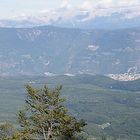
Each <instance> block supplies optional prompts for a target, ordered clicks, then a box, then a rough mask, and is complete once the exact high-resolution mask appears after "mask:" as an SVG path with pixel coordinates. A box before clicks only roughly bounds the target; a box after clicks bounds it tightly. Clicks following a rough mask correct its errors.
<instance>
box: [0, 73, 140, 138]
mask: <svg viewBox="0 0 140 140" xmlns="http://www.w3.org/2000/svg"><path fill="white" fill-rule="evenodd" d="M139 83H140V81H139V80H136V81H129V82H122V81H116V80H113V79H110V78H108V77H105V76H100V75H77V76H66V75H59V76H51V77H44V76H22V77H21V76H20V77H18V76H17V77H15V76H14V77H1V78H0V96H1V98H0V122H4V121H8V122H12V123H14V124H15V126H16V116H17V115H16V114H17V111H18V110H19V109H21V108H22V107H23V105H24V100H25V98H26V94H25V93H26V91H25V85H26V84H31V85H33V86H34V87H42V86H43V85H45V84H47V85H48V86H49V87H50V88H52V87H54V86H58V85H63V90H62V96H63V97H65V98H66V106H67V107H68V108H69V109H70V112H71V113H72V114H73V115H74V116H75V117H77V118H82V119H85V120H86V122H87V124H88V125H87V126H86V127H85V135H88V136H89V137H97V138H98V137H101V136H107V137H108V138H118V139H119V140H125V139H126V140H132V139H133V140H139V139H140V133H139V129H140V118H139V116H140V110H139V108H140V86H139V85H140V84H139ZM134 85H135V86H134Z"/></svg>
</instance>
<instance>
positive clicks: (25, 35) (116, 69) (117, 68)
mask: <svg viewBox="0 0 140 140" xmlns="http://www.w3.org/2000/svg"><path fill="white" fill-rule="evenodd" d="M139 53H140V28H139V27H137V28H131V29H119V30H89V29H86V30H85V29H84V30H83V29H73V28H70V29H67V28H59V27H53V26H42V27H34V28H0V75H44V74H48V73H49V74H65V73H69V74H113V73H125V72H130V73H138V72H139V71H140V56H139Z"/></svg>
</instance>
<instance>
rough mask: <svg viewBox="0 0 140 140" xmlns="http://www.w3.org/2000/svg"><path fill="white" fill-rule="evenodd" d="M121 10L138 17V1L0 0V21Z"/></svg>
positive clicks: (139, 1) (139, 4)
mask: <svg viewBox="0 0 140 140" xmlns="http://www.w3.org/2000/svg"><path fill="white" fill-rule="evenodd" d="M123 9H127V10H128V11H131V12H132V14H133V16H136V15H140V10H139V9H140V0H0V19H7V18H14V17H20V16H37V15H40V14H43V13H48V14H49V13H50V14H52V13H53V12H56V11H57V12H60V11H61V12H60V13H61V14H62V12H63V13H65V12H66V11H69V12H66V13H67V14H66V15H65V16H69V15H70V16H71V15H73V14H74V13H75V12H77V11H91V10H92V11H93V10H95V12H96V14H95V16H97V15H98V16H99V15H100V14H102V15H103V14H106V15H107V14H109V13H112V12H115V11H114V10H116V11H118V10H123ZM101 10H102V11H101ZM98 11H99V12H98Z"/></svg>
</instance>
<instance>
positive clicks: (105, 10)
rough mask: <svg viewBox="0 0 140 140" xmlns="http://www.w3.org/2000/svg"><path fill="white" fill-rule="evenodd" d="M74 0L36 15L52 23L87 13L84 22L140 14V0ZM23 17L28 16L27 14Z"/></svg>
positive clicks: (67, 0) (68, 0) (63, 1)
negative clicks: (97, 18) (75, 2)
mask: <svg viewBox="0 0 140 140" xmlns="http://www.w3.org/2000/svg"><path fill="white" fill-rule="evenodd" d="M72 1H75V0H62V2H61V3H60V4H59V6H58V7H57V8H56V7H55V8H54V9H48V8H46V9H42V10H41V11H40V12H39V13H38V14H36V15H34V17H35V18H38V17H39V18H40V20H41V21H42V22H45V23H50V22H52V21H54V22H55V21H58V20H63V21H65V20H69V21H71V22H72V21H73V18H74V17H75V16H77V15H85V14H86V15H87V16H85V18H83V19H81V21H83V22H84V21H86V20H90V19H93V18H95V17H102V16H104V17H106V16H111V15H112V14H114V13H115V14H116V13H118V14H120V15H121V16H122V15H123V16H122V18H127V19H128V18H129V19H131V18H134V17H138V16H140V0H83V2H82V3H81V4H80V3H79V4H77V5H76V4H74V3H72ZM77 3H78V2H77ZM87 13H88V14H87ZM22 17H26V15H24V16H22Z"/></svg>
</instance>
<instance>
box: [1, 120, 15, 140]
mask: <svg viewBox="0 0 140 140" xmlns="http://www.w3.org/2000/svg"><path fill="white" fill-rule="evenodd" d="M13 133H14V129H13V126H12V125H11V124H10V123H7V122H6V123H3V124H1V125H0V140H10V139H12V136H13Z"/></svg>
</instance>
